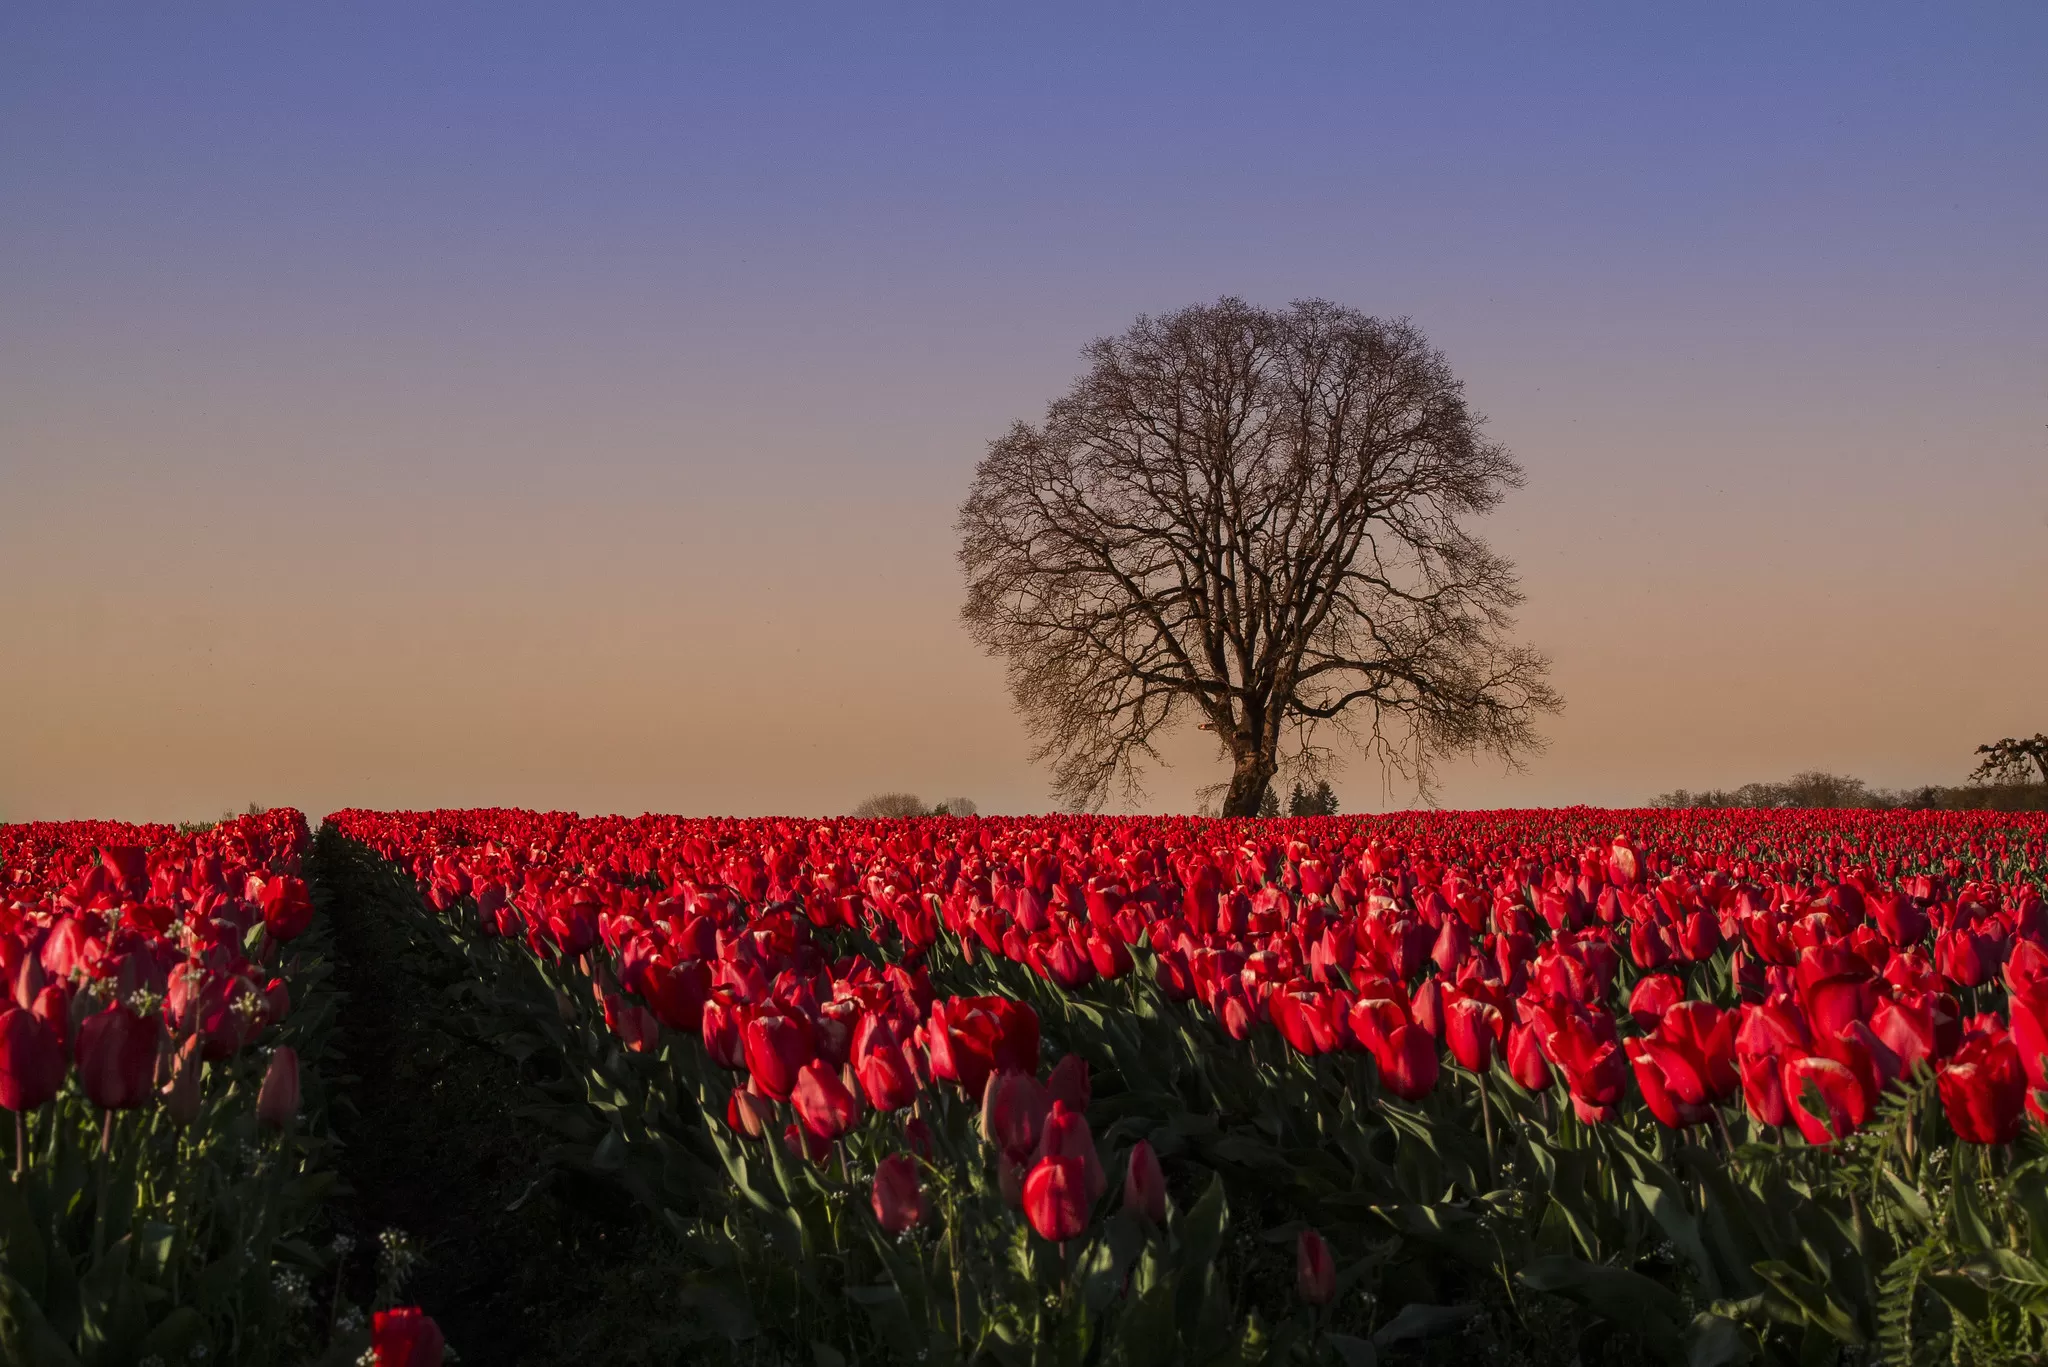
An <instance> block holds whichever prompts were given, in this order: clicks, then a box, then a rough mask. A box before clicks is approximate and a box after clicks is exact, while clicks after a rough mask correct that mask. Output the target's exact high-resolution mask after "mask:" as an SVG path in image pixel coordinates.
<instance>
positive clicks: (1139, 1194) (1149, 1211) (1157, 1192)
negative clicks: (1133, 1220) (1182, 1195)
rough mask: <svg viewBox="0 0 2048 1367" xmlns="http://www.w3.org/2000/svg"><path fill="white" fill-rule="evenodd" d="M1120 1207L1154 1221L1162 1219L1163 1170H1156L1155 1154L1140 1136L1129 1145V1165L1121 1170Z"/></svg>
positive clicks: (1163, 1205)
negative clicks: (1123, 1170) (1122, 1206)
mask: <svg viewBox="0 0 2048 1367" xmlns="http://www.w3.org/2000/svg"><path fill="white" fill-rule="evenodd" d="M1124 1209H1125V1210H1131V1211H1136V1212H1137V1213H1138V1214H1139V1215H1141V1216H1143V1217H1144V1218H1145V1219H1146V1220H1149V1221H1150V1222H1151V1223H1153V1224H1155V1225H1164V1224H1165V1223H1166V1174H1165V1173H1164V1172H1162V1171H1161V1170H1160V1167H1159V1155H1158V1154H1156V1153H1154V1152H1153V1151H1152V1145H1151V1144H1150V1143H1148V1142H1147V1141H1145V1140H1143V1139H1140V1140H1139V1141H1138V1142H1137V1143H1136V1144H1134V1145H1133V1146H1132V1147H1131V1165H1130V1168H1129V1169H1128V1170H1127V1171H1126V1172H1125V1173H1124Z"/></svg>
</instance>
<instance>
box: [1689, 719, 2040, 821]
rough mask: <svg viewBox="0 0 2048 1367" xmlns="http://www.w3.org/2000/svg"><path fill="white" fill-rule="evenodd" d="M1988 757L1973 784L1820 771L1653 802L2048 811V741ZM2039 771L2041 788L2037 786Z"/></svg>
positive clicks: (2020, 743)
mask: <svg viewBox="0 0 2048 1367" xmlns="http://www.w3.org/2000/svg"><path fill="white" fill-rule="evenodd" d="M1977 753H1978V754H1980V755H1983V756H1986V758H1985V760H1984V761H1983V762H1982V763H1981V764H1979V765H1978V766H1977V769H1976V771H1975V772H1974V773H1972V774H1971V775H1970V781H1969V782H1967V783H1965V784H1962V785H1959V786H1956V787H1946V786H1943V785H1940V784H1926V785H1923V786H1922V787H1918V788H1873V787H1871V786H1870V785H1869V784H1867V783H1865V782H1864V781H1863V780H1862V779H1860V778H1850V777H1848V776H1846V775H1843V774H1830V773H1825V772H1822V771H1821V770H1817V769H1809V770H1807V771H1806V772H1804V773H1798V774H1794V775H1793V776H1792V777H1791V778H1788V779H1784V780H1781V781H1780V782H1777V783H1745V784H1743V785H1742V786H1741V787H1740V788H1732V789H1723V788H1705V789H1700V790H1698V791H1694V790H1693V789H1690V788H1676V789H1673V790H1672V791H1671V792H1668V793H1659V794H1658V795H1657V796H1656V797H1653V798H1651V799H1650V805H1651V806H1652V807H1853V808H1862V809H1865V810H1869V811H1948V812H1964V811H1995V812H2038V811H2048V735H2041V736H2035V737H2034V738H2033V739H2032V740H2018V739H2007V740H2001V741H1997V742H1995V743H1993V744H1991V745H1980V746H1978V747H1977ZM2037 767H2038V769H2039V773H2040V778H2041V781H2040V782H2034V781H2033V778H2034V774H2033V771H2034V770H2035V769H2036V768H2037Z"/></svg>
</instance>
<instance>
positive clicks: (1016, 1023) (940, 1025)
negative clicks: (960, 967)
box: [925, 997, 1038, 1096]
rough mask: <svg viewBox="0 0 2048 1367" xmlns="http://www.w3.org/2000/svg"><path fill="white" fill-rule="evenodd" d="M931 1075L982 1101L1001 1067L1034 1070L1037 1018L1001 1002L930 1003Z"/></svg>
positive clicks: (978, 999) (955, 1000)
mask: <svg viewBox="0 0 2048 1367" xmlns="http://www.w3.org/2000/svg"><path fill="white" fill-rule="evenodd" d="M925 1047H926V1048H927V1049H928V1050H929V1051H930V1054H931V1066H932V1076H933V1077H935V1078H938V1079H940V1080H941V1081H944V1082H952V1083H957V1084H958V1085H959V1087H960V1090H961V1091H963V1092H965V1093H966V1094H967V1095H969V1096H980V1095H982V1093H983V1091H984V1089H985V1088H986V1087H987V1085H988V1077H989V1074H990V1073H992V1072H995V1071H996V1070H997V1069H999V1068H1011V1069H1015V1070H1016V1071H1017V1072H1020V1073H1032V1074H1036V1073H1037V1071H1038V1015H1037V1013H1036V1012H1034V1011H1032V1009H1031V1008H1030V1007H1028V1006H1023V1005H1020V1004H1019V1003H1017V1002H1013V1001H1009V1000H1007V999H1005V998H1002V997H951V998H948V999H947V1000H945V1001H935V1002H933V1003H932V1014H931V1021H930V1023H929V1024H928V1025H927V1027H926V1030H925Z"/></svg>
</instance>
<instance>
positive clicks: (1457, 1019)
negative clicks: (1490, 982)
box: [1444, 993, 1507, 1073]
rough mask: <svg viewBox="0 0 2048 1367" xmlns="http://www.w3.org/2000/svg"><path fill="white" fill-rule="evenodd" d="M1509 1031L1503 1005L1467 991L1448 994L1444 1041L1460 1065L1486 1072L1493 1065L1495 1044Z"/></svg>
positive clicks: (1470, 1069)
mask: <svg viewBox="0 0 2048 1367" xmlns="http://www.w3.org/2000/svg"><path fill="white" fill-rule="evenodd" d="M1506 1031H1507V1020H1506V1018H1505V1017H1503V1016H1502V1015H1501V1013H1500V1008H1498V1007H1496V1006H1494V1005H1493V1004H1492V1003H1490V1002H1484V1001H1481V1000H1479V999H1478V998H1476V997H1468V996H1466V995H1465V994H1463V993H1457V994H1455V995H1452V994H1449V993H1447V994H1445V998H1444V1042H1445V1043H1446V1044H1448V1045H1449V1046H1450V1049H1451V1057H1453V1058H1455V1059H1456V1060H1458V1066H1459V1067H1461V1068H1464V1069H1467V1070H1469V1071H1471V1072H1474V1073H1483V1072H1485V1071H1486V1070H1487V1069H1488V1068H1489V1067H1491V1066H1492V1065H1493V1051H1494V1046H1495V1045H1497V1044H1498V1043H1499V1042H1500V1038H1501V1036H1502V1035H1503V1034H1504V1033H1506Z"/></svg>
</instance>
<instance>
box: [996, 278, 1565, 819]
mask: <svg viewBox="0 0 2048 1367" xmlns="http://www.w3.org/2000/svg"><path fill="white" fill-rule="evenodd" d="M1084 355H1085V357H1086V359H1087V361H1088V365H1089V368H1088V371H1087V373H1086V374H1084V375H1083V376H1081V378H1080V379H1079V380H1077V381H1076V382H1075V384H1074V386H1073V388H1072V389H1071V390H1069V391H1068V392H1067V394H1066V395H1064V396H1063V397H1061V398H1059V399H1057V400H1055V401H1054V402H1053V404H1052V405H1051V407H1050V408H1049V409H1048V410H1047V413H1046V417H1045V421H1044V422H1043V423H1041V424H1040V425H1038V426H1036V427H1033V426H1030V425H1027V424H1024V423H1019V424H1017V425H1016V426H1015V427H1013V428H1011V430H1010V431H1009V433H1008V434H1006V435H1005V436H1003V437H1002V438H1000V439H999V440H997V441H995V442H993V443H991V444H990V447H989V453H988V456H987V457H986V458H985V459H984V460H983V461H982V462H981V465H980V467H979V468H978V469H977V470H976V472H975V479H974V487H973V489H972V491H971V492H970V493H969V494H968V497H967V501H966V503H965V504H964V505H963V506H962V508H961V510H960V522H959V529H960V534H961V545H960V561H961V564H962V566H963V567H964V568H965V570H966V572H967V585H968V588H967V603H966V606H965V607H964V608H963V609H962V616H963V617H964V618H965V620H966V622H967V625H968V627H969V629H970V630H971V631H972V632H973V634H974V636H975V639H976V640H977V641H979V642H980V643H981V644H982V645H983V646H984V647H985V648H987V649H988V650H989V651H990V652H991V653H993V654H996V655H999V656H1001V657H1003V658H1004V660H1005V661H1006V663H1007V669H1008V675H1009V683H1010V689H1011V692H1012V694H1013V696H1014V697H1015V699H1016V702H1017V705H1018V707H1019V708H1020V709H1021V710H1022V712H1023V713H1024V715H1025V718H1026V722H1027V725H1029V727H1030V728H1031V731H1032V734H1033V736H1034V738H1035V739H1036V740H1037V742H1038V749H1037V752H1036V757H1037V758H1038V759H1039V760H1040V761H1041V762H1049V763H1050V764H1051V766H1052V772H1053V788H1054V791H1055V793H1056V794H1057V795H1058V796H1059V797H1060V799H1061V800H1063V801H1064V802H1066V803H1067V804H1068V805H1070V806H1073V807H1077V808H1085V807H1091V806H1098V805H1100V804H1101V803H1102V802H1103V801H1104V800H1105V799H1106V798H1107V797H1108V796H1109V795H1110V793H1111V791H1112V790H1113V789H1115V788H1118V787H1119V786H1121V787H1122V789H1123V790H1124V791H1126V792H1128V793H1132V794H1135V793H1136V792H1137V766H1138V764H1139V763H1140V762H1141V761H1143V760H1145V759H1153V760H1156V759H1157V758H1158V755H1157V752H1156V751H1155V750H1154V748H1153V744H1152V741H1153V738H1154V737H1155V736H1156V735H1158V734H1159V733H1160V731H1161V728H1163V727H1167V726H1169V725H1170V724H1172V723H1174V722H1175V721H1177V720H1179V719H1181V718H1183V717H1187V716H1190V715H1192V716H1195V717H1199V718H1200V719H1201V721H1202V725H1203V728H1204V729H1206V730H1213V731H1214V732H1215V734H1216V737H1217V739H1218V741H1219V742H1220V743H1221V744H1222V747H1223V749H1224V752H1225V753H1226V755H1227V756H1228V758H1229V760H1230V762H1231V778H1230V783H1229V786H1228V789H1227V791H1226V793H1225V796H1224V801H1223V804H1222V811H1223V814H1224V815H1226V816H1250V815H1253V814H1254V813H1256V812H1257V810H1258V807H1259V803H1260V799H1261V797H1262V796H1263V795H1264V794H1265V793H1266V792H1267V790H1268V787H1269V785H1270V784H1271V782H1272V780H1273V777H1274V775H1275V774H1276V773H1277V772H1279V770H1280V768H1281V766H1282V764H1283V763H1285V764H1290V765H1293V766H1295V767H1297V768H1299V769H1301V770H1302V771H1303V772H1311V771H1313V770H1315V769H1316V768H1318V767H1320V765H1321V763H1322V762H1323V761H1324V760H1325V759H1326V758H1327V757H1328V756H1329V754H1330V753H1331V752H1330V751H1329V750H1328V749H1327V748H1326V747H1323V746H1321V745H1319V744H1318V743H1317V737H1318V735H1319V733H1320V728H1323V727H1335V728H1337V729H1338V730H1339V731H1342V732H1346V733H1348V734H1349V735H1350V736H1351V737H1352V738H1353V739H1355V740H1358V741H1360V742H1361V743H1362V744H1363V745H1364V746H1365V747H1366V748H1367V750H1368V751H1369V752H1370V753H1372V754H1374V755H1376V756H1377V757H1378V758H1379V760H1380V761H1381V763H1382V764H1383V765H1385V766H1387V767H1388V768H1389V769H1390V770H1391V771H1393V772H1398V773H1401V774H1403V775H1405V776H1407V777H1409V778H1411V779H1412V780H1413V781H1414V782H1415V783H1416V785H1417V787H1418V788H1419V789H1420V790H1421V791H1422V792H1423V793H1425V794H1427V792H1428V791H1429V789H1430V782H1431V777H1432V773H1433V770H1434V765H1435V763H1436V762H1437V761H1438V760H1440V759H1441V758H1443V757H1446V756H1450V755H1455V754H1460V753H1469V752H1473V751H1488V752H1491V753H1494V754H1496V755H1498V756H1500V757H1501V758H1502V759H1503V760H1505V761H1507V762H1509V763H1511V764H1512V763H1514V762H1516V761H1517V759H1518V757H1519V756H1520V755H1522V754H1525V753H1527V752H1529V751H1531V750H1533V749H1536V748H1539V747H1540V745H1541V740H1540V738H1539V736H1538V735H1537V732H1536V728H1535V719H1536V717H1537V715H1538V714H1540V713H1543V712H1546V711H1554V710H1556V709H1557V708H1558V707H1559V706H1560V705H1561V704H1560V700H1559V698H1558V696H1557V694H1556V693H1555V692H1553V691H1552V690H1551V688H1550V686H1549V685H1548V683H1547V682H1546V679H1545V675H1546V672H1547V669H1548V662H1547V661H1546V660H1545V659H1544V658H1543V657H1542V656H1541V655H1540V654H1538V653H1537V652H1535V651H1533V650H1531V649H1528V648H1527V647H1524V646H1519V645H1516V644H1514V643H1512V642H1510V641H1509V640H1508V639H1507V638H1506V633H1507V630H1508V628H1509V627H1510V626H1511V625H1512V622H1511V618H1510V613H1511V612H1512V610H1513V609H1514V608H1515V606H1516V605H1518V604H1519V603H1520V602H1521V594H1520V591H1519V589H1518V588H1517V585H1516V580H1515V573H1514V568H1513V566H1511V565H1510V564H1509V563H1508V562H1507V561H1506V560H1504V559H1502V558H1501V557H1500V556H1498V555H1495V554H1494V553H1493V552H1492V551H1490V550H1489V549H1488V548H1487V547H1486V545H1485V544H1484V543H1483V542H1481V541H1480V540H1479V539H1478V538H1477V537H1475V536H1473V535H1472V534H1471V533H1470V532H1469V531H1468V530H1467V529H1466V528H1465V527H1464V526H1463V525H1462V522H1461V520H1462V519H1465V518H1468V517H1470V516H1474V515H1477V514H1481V513H1484V512H1486V511H1487V510H1489V509H1491V508H1493V507H1494V506H1495V505H1496V504H1498V503H1499V501H1500V500H1501V498H1502V496H1503V495H1504V494H1505V492H1506V491H1507V490H1508V489H1510V488H1513V487H1516V486H1518V485H1519V484H1520V483H1521V470H1520V468H1519V467H1518V466H1517V465H1516V464H1515V462H1514V459H1513V458H1512V457H1511V456H1510V455H1509V454H1508V452H1507V450H1506V449H1505V448H1503V447H1502V446H1500V445H1499V444H1498V443H1495V442H1492V441H1489V440H1487V439H1485V437H1484V436H1483V435H1482V434H1481V430H1480V429H1481V423H1482V419H1481V418H1480V417H1479V416H1478V415H1477V414H1475V413H1473V412H1472V411H1471V410H1470V409H1469V408H1468V407H1467V406H1466V404H1465V398H1464V392H1463V386H1462V385H1461V384H1460V383H1459V381H1458V380H1457V379H1456V378H1455V377H1454V376H1453V375H1452V374H1451V371H1450V367H1449V365H1448V364H1447V363H1446V362H1445V360H1444V357H1443V355H1442V354H1441V353H1440V352H1438V351H1436V350H1434V349H1433V348H1432V347H1431V346H1430V345H1429V343H1428V342H1427V340H1425V339H1424V337H1423V335H1422V333H1421V332H1420V331H1419V330H1417V329H1416V328H1415V327H1414V326H1413V325H1412V324H1410V323H1408V322H1406V321H1402V320H1397V321H1392V322H1389V321H1385V320H1381V319H1377V318H1370V317H1367V316H1366V315H1364V314H1362V313H1359V312H1357V311H1356V310H1353V309H1347V308H1341V307H1339V306H1337V305H1335V304H1330V303H1325V302H1322V301H1320V300H1310V301H1306V302H1301V303H1296V304H1293V305H1291V306H1290V307H1288V308H1287V309H1285V310H1281V311H1273V310H1267V309H1259V308H1254V307H1252V306H1250V305H1248V304H1246V303H1244V302H1243V301H1241V300H1238V299H1223V300H1221V301H1219V302H1217V303H1215V304H1211V305H1202V306H1197V307H1194V308H1189V309H1183V310H1181V311H1180V312H1177V313H1172V314H1168V315H1166V316H1164V317H1160V318H1149V317H1141V318H1139V319H1138V321H1137V322H1136V323H1134V324H1133V325H1132V326H1131V328H1130V329H1129V331H1127V332H1125V333H1124V334H1123V335H1122V336H1120V337H1112V338H1104V339H1101V340H1098V341H1096V342H1094V343H1093V344H1091V345H1090V346H1089V347H1088V348H1087V350H1086V352H1085V353H1084Z"/></svg>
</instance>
